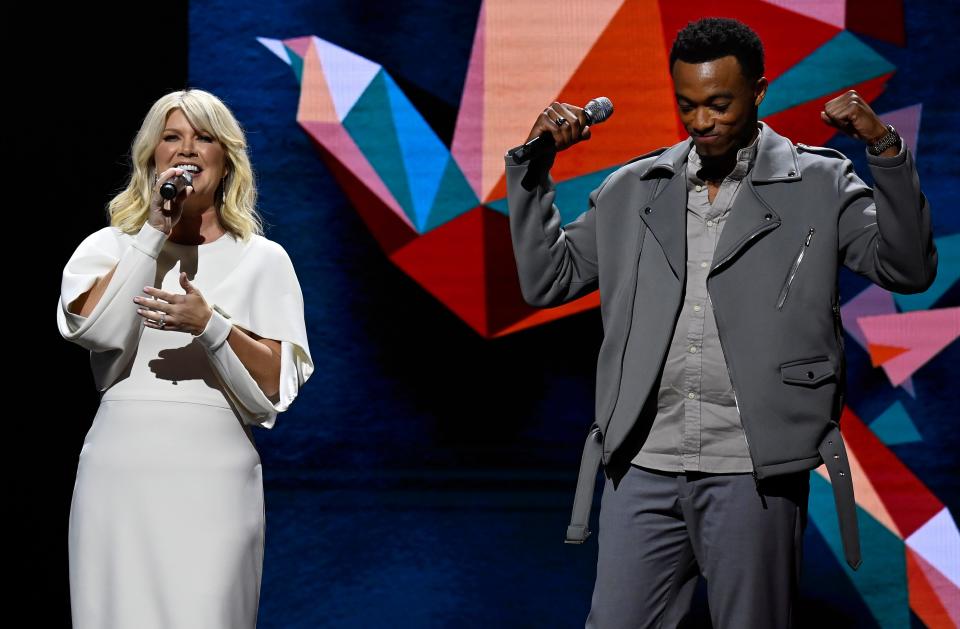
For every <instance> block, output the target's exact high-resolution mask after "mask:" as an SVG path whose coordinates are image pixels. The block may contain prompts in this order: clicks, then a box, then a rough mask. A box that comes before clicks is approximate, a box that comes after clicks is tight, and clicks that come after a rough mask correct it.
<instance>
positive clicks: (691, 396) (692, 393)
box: [687, 391, 697, 400]
mask: <svg viewBox="0 0 960 629" xmlns="http://www.w3.org/2000/svg"><path fill="white" fill-rule="evenodd" d="M687 397H688V398H690V399H691V400H693V399H696V397H697V394H696V393H694V392H693V391H691V392H690V393H687Z"/></svg>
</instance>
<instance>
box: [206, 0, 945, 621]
mask: <svg viewBox="0 0 960 629" xmlns="http://www.w3.org/2000/svg"><path fill="white" fill-rule="evenodd" d="M947 6H948V5H947V4H944V3H940V2H933V1H931V0H926V1H924V2H911V3H909V4H907V6H904V5H903V3H901V2H899V1H898V0H883V1H880V2H877V1H872V2H868V1H866V0H846V1H844V0H768V1H761V0H742V1H730V0H728V1H725V2H706V1H694V2H671V1H667V0H663V1H660V2H658V1H657V0H589V1H587V0H583V1H580V2H573V1H566V0H564V1H561V0H552V1H550V2H545V1H536V2H532V1H531V2H524V1H518V0H488V1H486V2H477V1H472V2H449V1H443V0H433V1H426V0H424V1H420V2H382V3H374V2H365V1H361V2H358V1H357V0H343V1H330V2H305V1H299V2H276V3H268V4H264V3H261V2H252V1H247V2H237V1H231V2H195V3H192V4H191V12H190V81H191V85H193V86H197V87H202V88H205V89H209V90H212V91H213V92H215V93H217V94H219V95H220V96H221V97H223V98H224V99H225V100H226V101H228V103H229V104H230V105H231V106H232V107H233V109H234V111H235V112H236V113H237V115H238V117H239V118H240V120H241V121H242V123H243V124H244V125H245V127H246V129H247V131H248V133H249V137H250V141H251V146H252V157H253V161H254V165H255V168H256V171H257V175H258V179H259V185H260V191H261V202H260V206H261V209H262V210H263V212H264V214H265V216H266V218H267V221H268V223H269V225H270V227H269V231H268V235H269V236H270V237H271V238H273V239H275V240H277V241H278V242H280V243H281V244H282V245H283V246H284V247H285V248H286V249H287V251H288V252H289V253H290V255H291V257H292V258H293V261H294V264H295V266H296V269H297V272H298V275H299V277H300V280H301V283H302V285H303V289H304V298H305V301H306V305H307V323H308V327H309V333H310V344H311V349H312V351H313V355H314V357H315V360H316V363H317V372H316V374H315V375H314V376H313V378H312V380H311V381H310V382H309V384H308V385H307V387H306V389H305V390H304V392H303V394H302V395H301V397H300V399H298V400H297V403H296V404H295V405H294V406H293V409H292V410H291V411H289V412H288V413H285V414H284V415H283V416H281V418H280V420H279V421H278V423H277V426H276V428H275V429H273V430H272V431H269V432H266V431H258V434H257V441H258V445H259V448H260V450H261V454H262V458H263V462H264V468H265V477H266V480H267V522H268V524H267V549H266V569H265V575H264V582H263V592H262V604H261V618H260V626H261V627H284V628H288V627H321V626H330V627H364V628H366V627H380V626H391V627H445V626H457V627H576V626H582V622H583V619H584V617H585V615H586V613H587V610H588V606H589V597H590V592H591V588H592V580H593V576H594V562H595V557H596V546H595V541H592V540H591V542H590V543H588V544H587V545H585V546H583V547H570V546H564V545H563V544H562V543H561V540H562V535H563V531H564V528H565V526H566V518H567V515H568V510H569V506H570V503H571V500H572V497H573V487H574V482H575V478H576V472H577V465H578V460H579V453H580V448H581V446H582V443H583V438H584V436H585V433H586V431H587V429H588V427H589V426H590V424H591V422H592V419H593V417H592V409H593V374H594V367H595V361H596V353H597V350H598V348H599V343H600V339H601V330H600V321H599V315H598V311H597V309H596V306H597V304H598V298H597V295H596V294H594V295H590V296H587V297H584V298H582V299H580V300H578V301H577V302H574V303H571V304H568V305H567V306H565V307H561V308H556V309H551V310H544V311H537V310H534V309H532V308H530V307H528V306H526V305H525V304H524V303H523V301H522V298H521V297H520V292H519V288H518V285H517V280H516V269H515V266H514V261H513V255H512V251H511V248H510V239H509V231H508V226H507V218H506V213H507V209H506V202H505V200H504V193H505V186H504V179H503V154H504V151H505V150H506V149H507V148H509V147H511V146H514V145H516V144H518V143H520V142H521V141H522V139H523V138H524V137H525V135H526V132H527V131H528V129H529V127H530V125H531V124H532V122H533V120H534V118H535V117H536V115H537V114H538V113H539V111H541V110H542V108H543V107H544V106H545V105H547V104H548V103H550V102H551V101H553V100H561V101H566V102H571V103H574V104H581V105H582V104H584V103H586V102H587V101H588V100H589V99H590V98H593V97H595V96H601V95H603V96H608V97H610V98H611V99H612V100H613V102H614V103H615V106H616V108H617V111H616V114H615V115H614V117H613V118H612V119H611V120H610V121H609V122H608V123H606V124H605V125H604V126H603V127H600V128H597V129H596V131H595V134H594V139H593V140H591V141H590V142H589V143H585V144H583V145H580V146H578V147H576V148H574V149H572V150H570V151H569V152H567V153H564V154H563V155H562V156H561V157H560V158H559V160H558V162H557V166H556V168H555V169H554V171H553V174H554V177H555V179H556V180H557V181H558V182H559V184H558V195H557V203H558V206H559V207H560V209H561V211H562V215H563V219H564V221H570V220H573V219H574V218H575V217H576V216H577V215H578V214H579V213H580V212H582V211H583V210H584V209H585V207H586V197H587V194H588V193H589V191H590V190H591V189H592V188H594V187H595V186H596V185H597V184H598V183H599V182H600V181H601V180H602V179H603V178H604V177H605V175H606V174H607V173H609V172H610V171H611V170H613V169H615V168H616V167H617V166H618V165H619V164H621V163H623V162H624V161H626V160H628V159H630V158H631V157H634V156H636V155H639V154H642V153H644V152H647V151H649V150H652V149H654V148H657V147H660V146H664V145H669V144H672V143H674V142H676V141H677V140H678V139H680V138H682V137H683V133H682V128H681V127H680V126H679V124H678V122H677V116H676V111H675V105H674V103H673V98H672V91H671V85H670V77H669V72H668V65H667V55H668V51H669V46H670V43H671V41H672V39H673V37H674V35H675V33H676V32H677V30H678V29H679V28H681V27H682V26H683V25H684V24H685V23H686V22H687V21H689V20H691V19H695V18H698V17H703V16H709V15H721V16H729V17H736V18H739V19H741V20H743V21H745V22H747V23H748V24H750V25H751V26H752V27H753V28H754V29H755V30H756V31H757V32H758V33H759V34H760V36H761V38H762V39H763V41H764V44H765V47H766V53H767V72H766V76H767V77H768V79H769V80H770V89H769V92H768V95H767V98H766V100H765V102H764V103H763V107H762V109H761V114H762V117H763V118H764V119H765V120H766V121H767V122H769V123H770V124H771V125H773V126H774V127H775V128H776V129H777V130H778V131H779V132H780V133H782V134H785V135H787V136H789V137H790V138H792V139H793V140H794V141H796V142H804V143H808V144H816V145H824V144H825V145H828V146H833V147H835V148H838V149H840V150H841V151H843V152H845V153H846V154H848V155H849V156H850V157H851V158H852V159H853V160H854V162H855V163H856V165H857V169H858V172H859V173H860V174H861V175H863V176H865V177H867V178H868V177H869V173H868V171H867V167H866V163H865V159H864V151H863V149H862V147H861V146H859V145H858V144H856V143H854V142H853V141H848V140H845V139H843V138H837V137H834V135H833V133H832V130H831V129H830V128H828V127H826V126H824V125H823V124H822V123H821V122H820V120H819V111H820V109H821V105H822V103H823V102H825V101H827V100H829V99H830V98H832V97H834V96H836V95H838V94H840V93H842V92H843V91H845V90H847V89H851V88H854V89H856V90H857V91H859V92H860V93H861V94H862V95H864V96H865V97H866V98H867V99H869V100H870V101H871V103H872V105H873V107H874V109H875V110H876V111H878V112H879V113H880V114H881V115H882V117H883V118H884V119H885V120H886V121H888V122H890V123H892V124H893V125H894V126H896V127H897V129H898V130H899V131H900V133H901V135H902V136H903V137H904V138H905V140H906V142H907V144H908V146H909V147H910V148H911V150H912V151H913V152H914V153H915V155H916V156H917V158H918V167H919V170H920V177H921V180H922V182H923V188H924V192H925V193H926V195H927V196H928V198H929V199H930V202H931V204H932V206H933V216H934V230H935V234H936V241H937V246H938V249H939V251H940V270H939V275H938V278H937V281H936V282H935V284H934V285H933V286H932V287H931V288H930V290H928V291H927V292H926V293H924V294H922V295H913V296H901V295H894V294H891V293H888V292H886V291H884V290H882V289H879V288H877V287H874V286H872V285H870V284H869V283H868V282H866V281H865V280H864V279H862V278H860V277H858V276H855V275H854V274H852V273H849V272H847V271H844V272H843V274H842V275H841V293H842V314H843V322H844V328H845V330H846V341H847V342H846V348H847V358H848V365H849V376H848V382H849V385H850V392H849V395H848V397H847V408H846V409H845V413H844V417H843V419H842V422H841V426H842V428H843V431H844V435H845V436H846V438H847V447H848V450H849V453H850V457H851V461H852V463H851V465H852V471H853V476H854V480H855V485H856V493H857V500H858V503H859V510H860V514H859V515H860V528H861V535H862V540H863V541H862V544H863V553H864V556H865V561H864V564H863V567H862V568H861V569H860V570H859V571H858V572H856V573H854V572H852V571H850V570H849V569H848V568H847V566H846V564H845V563H844V561H843V559H842V553H841V548H840V541H839V532H838V530H837V521H836V515H835V512H834V507H833V499H832V494H831V492H830V487H829V484H828V481H827V480H826V478H825V476H824V474H822V473H821V472H820V471H819V470H818V471H817V472H814V473H812V475H811V498H810V515H811V521H810V526H809V529H808V534H807V537H806V549H807V550H806V559H805V565H804V581H803V597H804V601H803V606H802V612H801V613H802V616H803V618H804V621H805V623H806V624H814V623H815V624H816V625H817V626H818V627H823V626H863V627H874V626H882V627H911V626H915V627H919V626H929V627H951V626H956V625H957V624H960V589H958V585H960V537H958V532H957V526H956V514H957V513H958V511H957V508H958V504H960V503H958V495H960V490H958V480H957V463H958V460H960V458H958V455H957V452H958V447H960V439H958V437H957V434H958V430H957V423H958V422H957V420H958V416H960V413H958V411H957V404H958V403H960V396H958V394H957V384H956V382H957V380H956V375H955V373H956V369H957V365H958V364H960V351H958V348H957V345H958V344H957V343H955V342H954V341H955V340H956V339H957V337H958V334H960V308H958V307H957V304H958V298H957V296H958V286H957V279H958V276H960V214H958V212H957V209H956V205H957V204H956V200H955V199H956V189H957V185H958V183H960V181H958V178H957V171H956V164H957V157H956V156H957V147H958V146H960V132H958V119H957V116H956V114H955V113H954V112H955V110H956V107H957V103H958V102H960V100H958V97H960V90H958V89H957V86H956V77H957V76H958V67H957V58H958V54H960V50H958V45H957V40H956V34H955V32H954V29H955V27H956V24H957V15H956V9H955V8H952V9H951V8H947ZM598 502H599V501H598ZM701 599H702V597H701ZM696 613H697V619H699V620H703V619H704V618H705V611H704V609H703V607H702V600H701V601H700V603H698V607H697V612H696Z"/></svg>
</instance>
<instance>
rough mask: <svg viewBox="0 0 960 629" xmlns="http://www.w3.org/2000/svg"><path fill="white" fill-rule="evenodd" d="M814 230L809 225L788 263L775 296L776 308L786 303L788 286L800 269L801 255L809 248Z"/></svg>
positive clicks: (780, 308)
mask: <svg viewBox="0 0 960 629" xmlns="http://www.w3.org/2000/svg"><path fill="white" fill-rule="evenodd" d="M814 231H815V230H814V228H813V227H811V228H810V230H809V231H808V232H807V235H806V236H805V237H804V239H803V242H802V243H801V244H800V250H799V251H797V255H796V256H795V257H794V259H793V264H791V265H790V270H789V271H788V272H787V277H786V278H785V279H784V280H783V286H782V287H781V288H780V295H779V296H777V310H783V304H785V303H786V301H787V295H788V294H790V286H791V285H793V280H794V278H795V277H797V272H798V271H799V270H800V264H801V263H803V257H804V255H806V251H807V249H809V248H810V243H811V242H812V241H813V233H814Z"/></svg>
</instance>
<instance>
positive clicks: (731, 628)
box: [586, 466, 810, 629]
mask: <svg viewBox="0 0 960 629" xmlns="http://www.w3.org/2000/svg"><path fill="white" fill-rule="evenodd" d="M809 483H810V476H809V472H800V473H797V474H788V475H784V476H778V477H773V478H769V479H764V480H763V481H761V482H760V491H758V489H757V485H756V484H755V482H754V479H753V476H752V475H750V474H700V473H688V474H674V473H669V472H657V471H654V470H647V469H644V468H640V467H636V466H630V469H629V470H628V471H627V473H626V474H625V475H624V476H623V477H622V478H621V479H620V481H619V483H618V484H617V485H616V486H614V483H613V482H612V481H610V480H609V479H608V480H607V482H606V486H605V487H604V491H603V499H602V503H601V507H600V526H599V529H598V538H599V556H598V560H597V581H596V585H595V587H594V592H593V602H592V604H591V609H590V616H589V617H588V618H587V624H586V626H587V629H626V628H628V627H629V628H630V629H637V628H641V627H643V628H646V627H651V628H653V627H656V628H661V627H676V626H677V625H678V624H679V623H680V621H681V620H683V618H684V616H685V615H686V614H687V612H688V611H689V609H690V604H691V601H692V598H693V593H694V590H695V588H696V584H697V578H698V577H699V575H700V574H701V573H702V574H703V576H704V577H705V578H706V582H707V597H708V603H709V607H710V616H711V619H712V621H713V627H714V629H754V628H757V629H779V628H781V627H790V626H792V616H793V611H794V609H793V608H794V602H795V601H796V598H797V590H798V585H799V581H800V563H801V553H802V544H803V531H804V528H805V527H806V520H807V496H808V494H809V490H810V484H809Z"/></svg>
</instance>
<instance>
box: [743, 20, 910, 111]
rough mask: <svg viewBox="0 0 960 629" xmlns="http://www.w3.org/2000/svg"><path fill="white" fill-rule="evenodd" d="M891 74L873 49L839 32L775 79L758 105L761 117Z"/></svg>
mask: <svg viewBox="0 0 960 629" xmlns="http://www.w3.org/2000/svg"><path fill="white" fill-rule="evenodd" d="M894 70H896V66H894V65H893V64H892V63H890V62H889V61H887V60H886V59H884V58H883V57H881V56H880V55H879V54H878V53H877V52H876V51H874V50H873V48H870V46H867V45H866V44H864V43H863V42H862V41H860V40H859V39H857V38H856V37H854V36H853V35H851V34H850V32H849V31H841V32H840V33H837V35H836V36H835V37H834V38H833V39H831V40H830V41H828V42H826V43H825V44H823V45H822V46H820V47H819V48H817V49H816V50H814V51H813V52H812V53H810V55H809V56H807V57H805V58H804V59H803V60H802V61H800V62H799V63H797V64H796V65H795V66H793V67H792V68H790V69H789V70H787V71H786V72H784V73H783V74H781V75H780V76H779V77H777V78H776V79H774V81H773V83H771V84H770V88H769V89H768V90H767V95H766V97H765V98H764V100H763V102H762V103H761V104H760V117H761V118H765V117H767V116H770V115H773V114H775V113H777V112H780V111H783V110H785V109H790V108H791V107H793V106H795V105H799V104H801V103H806V102H808V101H811V100H814V99H816V98H821V97H823V96H826V95H828V94H832V93H834V92H836V91H838V90H841V89H843V88H845V87H849V86H853V85H856V84H858V83H863V82H864V81H869V80H870V79H873V78H876V77H878V76H881V75H884V74H887V73H889V72H893V71H894Z"/></svg>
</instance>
